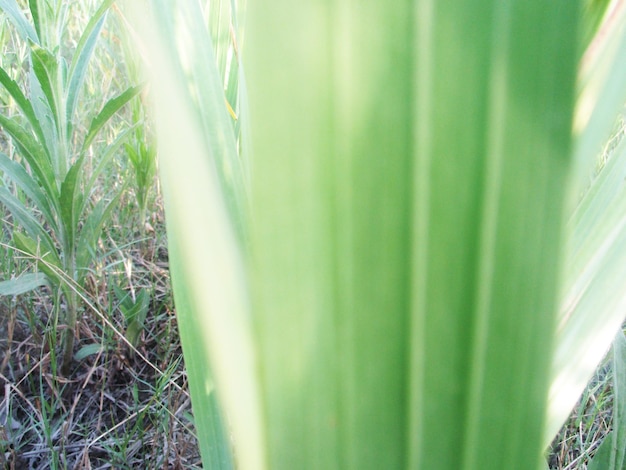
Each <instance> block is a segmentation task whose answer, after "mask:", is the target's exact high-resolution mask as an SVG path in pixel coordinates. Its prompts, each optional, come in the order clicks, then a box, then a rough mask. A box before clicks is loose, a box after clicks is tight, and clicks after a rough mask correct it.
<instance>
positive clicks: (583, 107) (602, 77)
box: [571, 5, 626, 201]
mask: <svg viewBox="0 0 626 470" xmlns="http://www.w3.org/2000/svg"><path fill="white" fill-rule="evenodd" d="M614 10H615V11H614V12H612V14H611V15H608V16H607V17H606V18H605V23H604V24H603V25H601V26H600V32H599V34H598V35H597V37H596V38H595V39H594V41H593V42H592V43H591V45H590V46H589V48H588V49H587V51H586V53H585V55H584V56H583V58H582V60H581V67H580V68H581V71H580V80H579V81H580V84H579V88H580V90H579V96H578V105H577V110H576V118H575V121H574V131H575V133H576V148H575V152H574V160H575V162H576V167H575V173H574V175H575V178H576V180H578V181H577V183H578V184H576V185H573V187H572V196H571V198H572V199H573V200H574V201H577V199H578V196H579V194H580V192H581V190H584V189H585V187H586V186H587V185H588V183H589V175H590V174H592V172H593V168H594V166H595V164H596V161H597V156H598V154H600V152H601V150H602V145H603V144H604V143H605V142H606V140H607V139H608V138H609V135H610V133H611V130H612V128H613V126H614V124H615V118H616V116H617V115H618V114H619V112H620V110H622V108H623V106H624V102H626V87H625V86H624V83H626V67H624V66H623V64H624V63H626V8H624V7H623V5H622V6H620V7H618V8H615V9H614Z"/></svg>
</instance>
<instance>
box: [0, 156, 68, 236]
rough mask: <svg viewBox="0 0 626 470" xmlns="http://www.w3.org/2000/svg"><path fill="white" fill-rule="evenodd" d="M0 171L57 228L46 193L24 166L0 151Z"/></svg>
mask: <svg viewBox="0 0 626 470" xmlns="http://www.w3.org/2000/svg"><path fill="white" fill-rule="evenodd" d="M0 171H2V172H4V174H5V175H6V176H8V177H9V178H11V179H12V180H13V181H14V182H15V183H16V184H17V185H18V187H19V188H20V189H21V190H22V191H24V193H25V194H26V195H27V196H28V197H29V198H30V199H31V200H32V201H33V202H34V203H35V206H36V207H37V209H39V210H40V211H41V212H42V213H43V215H44V217H45V218H46V222H47V223H48V224H49V225H50V226H51V227H52V228H53V229H54V230H57V224H56V219H55V217H54V215H53V213H52V209H51V206H50V203H49V200H48V198H47V196H46V194H45V193H44V192H43V191H42V190H41V187H40V186H39V184H38V183H37V182H36V181H35V180H34V179H33V178H32V177H31V176H30V175H29V174H28V173H27V172H26V170H25V169H24V167H23V166H22V165H20V164H19V163H16V162H14V161H13V160H11V159H10V158H9V157H8V156H7V155H5V154H4V153H2V152H0Z"/></svg>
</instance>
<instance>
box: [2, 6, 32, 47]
mask: <svg viewBox="0 0 626 470" xmlns="http://www.w3.org/2000/svg"><path fill="white" fill-rule="evenodd" d="M0 8H1V9H2V10H3V11H4V13H6V14H7V15H8V17H9V19H10V20H11V22H12V23H13V25H14V26H15V29H17V32H18V33H19V35H20V36H21V37H22V39H23V40H25V41H26V40H30V41H33V42H35V43H37V42H39V39H38V36H37V33H36V32H35V30H34V29H33V26H32V25H31V24H30V23H29V22H28V20H27V19H26V17H25V16H24V13H22V10H21V9H20V7H19V5H18V4H17V2H16V1H15V0H0Z"/></svg>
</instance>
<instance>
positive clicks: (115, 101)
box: [83, 86, 143, 152]
mask: <svg viewBox="0 0 626 470" xmlns="http://www.w3.org/2000/svg"><path fill="white" fill-rule="evenodd" d="M142 89H143V86H134V87H130V88H128V89H127V90H126V91H124V92H122V93H121V94H120V95H118V96H116V97H115V98H111V99H110V100H109V101H107V103H106V104H105V105H104V107H103V108H102V110H101V111H100V112H99V113H98V115H97V116H96V117H94V118H93V120H92V121H91V125H90V126H89V131H88V132H87V135H86V136H85V140H84V142H83V152H84V151H85V150H86V149H87V148H88V147H89V146H90V145H91V142H92V141H93V139H94V138H95V137H96V135H97V134H98V132H99V131H100V129H102V126H104V125H105V124H106V123H107V121H108V120H109V119H111V117H113V116H114V115H115V113H117V112H118V111H119V110H120V109H121V108H122V107H123V106H124V105H125V104H126V103H128V102H129V101H130V100H131V99H133V98H134V97H135V96H137V94H138V93H139V92H140V91H141V90H142Z"/></svg>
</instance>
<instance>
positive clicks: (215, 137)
mask: <svg viewBox="0 0 626 470" xmlns="http://www.w3.org/2000/svg"><path fill="white" fill-rule="evenodd" d="M218 3H220V2H218ZM225 3H227V2H221V3H220V4H221V6H222V7H225V5H224V4H225ZM178 8H179V10H180V12H181V13H180V14H181V15H183V18H184V20H183V21H185V25H186V26H185V27H186V29H187V33H186V34H185V35H184V36H182V35H181V37H182V38H186V41H184V42H183V41H179V42H178V48H179V49H178V56H179V57H180V58H181V62H180V65H179V66H178V69H179V70H181V71H184V72H185V75H186V80H187V86H188V88H189V93H190V95H191V96H192V98H193V99H194V101H195V103H196V104H197V105H196V107H195V109H196V110H197V112H198V113H199V119H200V123H201V125H202V126H203V128H202V131H203V133H204V134H205V136H206V142H207V145H208V146H209V148H208V152H209V153H210V155H211V156H212V158H213V160H214V162H215V165H217V166H218V171H217V172H216V174H217V176H218V177H219V179H220V184H221V186H222V188H223V194H224V195H225V198H226V204H227V205H228V213H229V214H231V215H232V218H233V224H234V225H235V228H236V230H237V234H238V236H240V237H241V238H242V239H244V238H245V236H246V233H247V232H246V228H245V221H246V218H245V213H246V211H247V209H248V197H249V194H248V188H247V186H246V184H245V179H244V178H245V175H246V173H247V170H246V165H247V162H244V161H243V160H242V159H241V158H240V157H239V155H238V154H237V136H236V135H235V132H234V130H233V126H232V124H231V125H229V126H227V127H226V126H223V125H221V124H220V125H216V124H215V123H216V119H219V121H218V122H220V123H222V122H226V121H228V122H231V117H230V115H229V113H228V108H227V105H226V102H225V95H224V86H223V84H222V80H221V79H219V77H220V76H221V74H220V72H219V71H218V68H217V64H218V63H219V62H220V60H222V59H223V60H225V57H224V58H222V59H216V57H215V53H214V48H213V45H212V44H211V38H210V35H209V32H208V31H207V27H206V24H205V23H204V21H203V12H202V10H201V8H200V4H199V3H198V2H181V4H180V5H179V6H178ZM225 8H227V9H228V7H225ZM159 13H160V14H161V15H162V16H166V15H167V13H166V10H163V9H162V8H160V9H159ZM230 15H231V13H230V12H229V14H228V15H227V16H229V17H230ZM223 20H224V19H222V20H221V21H223ZM166 21H167V20H166V19H165V18H161V22H162V23H163V24H165V23H166ZM228 21H229V20H228ZM228 21H227V23H226V24H222V26H221V28H225V30H224V31H225V32H226V33H227V34H228V35H229V36H228V37H227V38H222V39H220V40H221V41H224V40H225V41H226V42H227V43H228V42H230V33H228V31H229V28H228V25H227V24H228ZM224 31H222V33H223V32H224ZM225 47H227V46H225V44H224V43H221V44H220V45H219V47H218V49H220V50H221V49H224V48H225ZM185 57H186V58H187V59H186V60H184V61H183V60H182V59H183V58H185ZM191 57H193V58H195V59H193V60H189V58H191ZM216 60H217V62H216ZM222 65H225V64H222ZM207 77H215V80H207ZM200 104H202V105H200Z"/></svg>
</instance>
